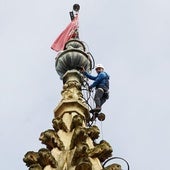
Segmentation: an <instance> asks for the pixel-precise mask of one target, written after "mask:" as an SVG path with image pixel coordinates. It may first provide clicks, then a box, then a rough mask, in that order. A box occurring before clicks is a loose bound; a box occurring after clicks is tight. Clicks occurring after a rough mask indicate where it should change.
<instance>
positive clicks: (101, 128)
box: [100, 121, 104, 140]
mask: <svg viewBox="0 0 170 170" xmlns="http://www.w3.org/2000/svg"><path fill="white" fill-rule="evenodd" d="M100 132H101V139H102V140H103V137H104V136H103V123H102V121H100Z"/></svg>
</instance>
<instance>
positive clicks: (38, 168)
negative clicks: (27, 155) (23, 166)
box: [29, 164, 43, 170]
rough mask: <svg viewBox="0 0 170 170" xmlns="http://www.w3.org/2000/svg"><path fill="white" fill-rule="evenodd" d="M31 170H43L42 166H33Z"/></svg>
mask: <svg viewBox="0 0 170 170" xmlns="http://www.w3.org/2000/svg"><path fill="white" fill-rule="evenodd" d="M29 170H43V168H42V167H41V166H40V164H33V165H31V166H30V168H29Z"/></svg>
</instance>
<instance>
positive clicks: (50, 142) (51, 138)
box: [39, 129, 65, 150]
mask: <svg viewBox="0 0 170 170" xmlns="http://www.w3.org/2000/svg"><path fill="white" fill-rule="evenodd" d="M39 140H40V141H41V142H42V143H43V144H45V145H46V146H47V148H48V149H49V150H52V149H53V148H55V147H57V148H58V149H59V150H64V148H65V147H64V144H63V142H62V141H61V140H60V137H59V136H58V135H57V133H56V132H55V131H54V130H52V129H49V130H46V131H45V132H42V133H41V135H40V138H39Z"/></svg>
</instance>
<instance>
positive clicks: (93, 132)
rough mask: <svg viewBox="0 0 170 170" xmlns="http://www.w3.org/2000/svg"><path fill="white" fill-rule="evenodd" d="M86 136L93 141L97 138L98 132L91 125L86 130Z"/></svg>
mask: <svg viewBox="0 0 170 170" xmlns="http://www.w3.org/2000/svg"><path fill="white" fill-rule="evenodd" d="M87 134H88V136H89V137H90V138H91V139H92V140H95V139H97V138H98V137H99V134H100V130H99V128H98V127H97V126H95V125H93V126H91V127H90V128H88V129H87Z"/></svg>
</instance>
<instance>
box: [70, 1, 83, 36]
mask: <svg viewBox="0 0 170 170" xmlns="http://www.w3.org/2000/svg"><path fill="white" fill-rule="evenodd" d="M79 10H80V5H79V4H74V5H73V11H70V12H69V14H70V19H71V21H73V20H74V18H75V16H77V15H78V13H79ZM78 29H79V27H77V29H76V30H75V32H74V34H75V36H74V38H76V39H79V30H78Z"/></svg>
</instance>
